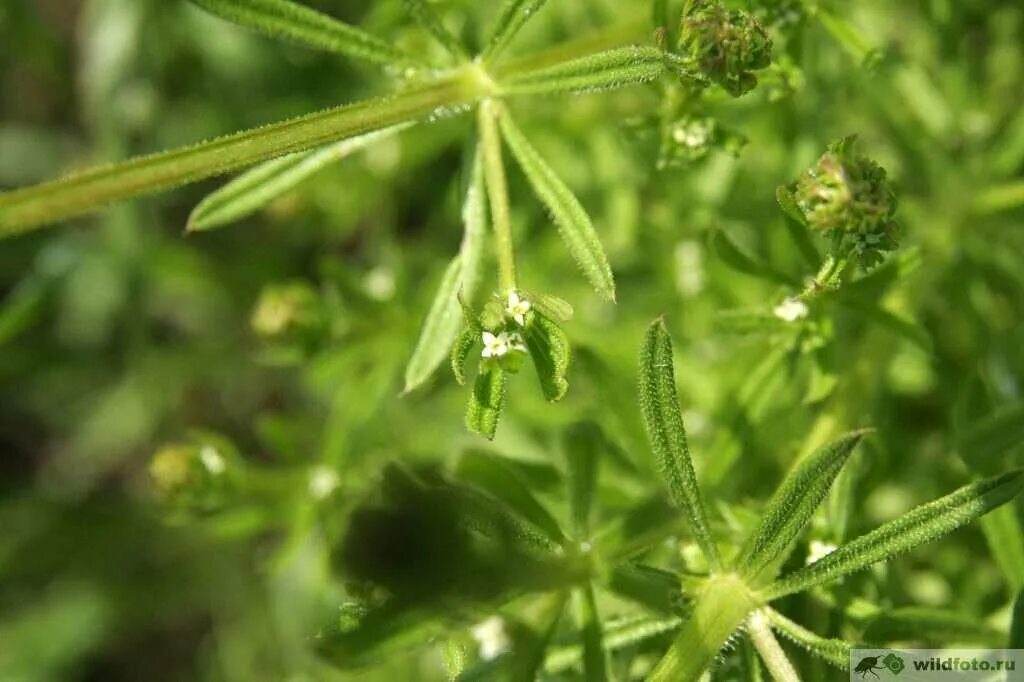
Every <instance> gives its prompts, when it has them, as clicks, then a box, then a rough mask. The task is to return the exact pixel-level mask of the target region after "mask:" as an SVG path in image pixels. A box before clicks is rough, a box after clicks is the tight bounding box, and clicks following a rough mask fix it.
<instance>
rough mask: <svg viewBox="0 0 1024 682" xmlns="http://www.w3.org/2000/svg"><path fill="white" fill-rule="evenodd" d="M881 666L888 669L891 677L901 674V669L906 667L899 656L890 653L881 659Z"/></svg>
mask: <svg viewBox="0 0 1024 682" xmlns="http://www.w3.org/2000/svg"><path fill="white" fill-rule="evenodd" d="M882 664H883V665H884V666H885V667H886V668H888V669H889V672H891V673H892V674H893V675H899V674H900V673H901V672H903V669H904V668H906V667H907V664H906V663H904V662H903V658H902V657H901V656H897V655H896V654H893V653H890V654H888V655H887V656H886V657H885V658H883V659H882Z"/></svg>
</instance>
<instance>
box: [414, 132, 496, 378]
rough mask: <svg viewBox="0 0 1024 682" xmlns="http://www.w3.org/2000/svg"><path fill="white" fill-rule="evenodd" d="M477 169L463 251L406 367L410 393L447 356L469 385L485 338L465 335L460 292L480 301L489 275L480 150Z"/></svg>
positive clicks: (465, 210) (457, 375) (469, 193)
mask: <svg viewBox="0 0 1024 682" xmlns="http://www.w3.org/2000/svg"><path fill="white" fill-rule="evenodd" d="M471 172H472V178H471V182H470V185H469V189H468V191H467V193H466V202H465V204H464V206H463V212H462V215H463V222H464V223H465V231H464V233H463V237H462V246H461V249H460V251H459V255H458V256H456V257H455V258H454V259H453V260H452V262H451V264H450V265H449V266H448V269H447V270H446V271H445V274H444V277H443V278H442V279H441V284H440V286H439V287H438V289H437V294H436V295H435V296H434V302H433V304H432V305H431V307H430V311H429V312H428V313H427V318H426V320H425V321H424V323H423V330H422V331H421V332H420V337H419V340H418V341H417V342H416V348H415V350H414V351H413V354H412V357H411V358H410V360H409V364H408V365H407V366H406V368H405V390H404V392H405V393H408V392H410V391H413V390H415V389H416V388H418V387H419V386H421V385H422V384H423V383H425V382H426V381H427V379H429V378H430V377H431V375H433V373H434V372H435V371H436V370H437V368H438V367H440V366H441V364H442V363H443V362H444V360H445V358H447V357H451V358H452V360H453V365H452V366H453V368H454V370H455V378H456V379H457V380H458V382H459V383H460V384H462V383H464V382H465V362H466V358H467V357H468V354H469V352H470V351H471V350H472V348H473V344H474V343H475V341H476V339H477V338H478V337H479V334H478V333H476V331H475V330H473V329H470V331H471V333H470V334H469V335H467V336H466V338H462V336H461V335H460V333H459V332H460V331H461V330H462V327H463V315H462V311H461V306H460V302H459V295H460V292H461V295H462V296H463V297H464V298H466V299H469V300H473V299H475V298H476V297H477V293H478V290H479V289H480V286H481V283H482V279H483V275H482V272H481V271H482V265H483V256H484V241H485V240H486V233H485V231H486V218H485V215H486V213H485V210H484V208H483V189H482V187H481V185H482V182H483V170H482V168H481V162H480V154H479V151H478V152H477V154H476V155H475V157H474V162H473V168H472V171H471ZM467 329H469V328H468V327H467ZM457 340H458V341H459V343H458V344H456V341H457ZM450 351H451V353H450Z"/></svg>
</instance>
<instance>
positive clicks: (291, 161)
mask: <svg viewBox="0 0 1024 682" xmlns="http://www.w3.org/2000/svg"><path fill="white" fill-rule="evenodd" d="M410 125H412V124H411V123H403V124H400V125H397V126H392V127H390V128H386V129H384V130H378V131H376V132H372V133H367V134H366V135H357V136H356V137H352V138H349V139H346V140H342V141H341V142H336V143H334V144H331V145H327V146H326V147H321V148H320V149H316V150H314V151H311V152H299V153H296V154H289V155H287V156H283V157H281V158H279V159H273V160H271V161H267V162H265V163H262V164H260V165H259V166H257V167H256V168H253V169H252V170H249V171H246V172H245V173H243V174H242V175H240V176H239V177H237V178H235V179H234V180H232V181H231V182H229V183H228V184H226V185H224V186H223V187H221V188H220V189H219V190H217V191H215V192H213V193H212V194H210V195H209V196H207V197H206V198H205V199H203V200H202V201H201V202H199V204H198V205H197V206H196V207H195V209H194V210H193V211H192V213H191V215H189V218H188V225H187V227H186V229H187V230H188V231H189V232H203V231H205V230H212V229H214V228H217V227H222V226H224V225H228V224H230V223H233V222H235V221H237V220H241V219H242V218H245V217H247V216H249V215H251V214H253V213H255V212H256V211H258V210H259V209H261V208H263V207H264V206H266V205H267V204H269V203H270V202H271V201H273V200H275V199H277V198H278V197H280V196H281V195H282V194H284V193H285V192H288V191H289V190H291V189H294V188H295V187H296V186H297V185H298V184H299V183H301V182H302V181H303V180H306V179H307V178H309V177H311V176H313V175H314V174H316V173H318V172H319V171H321V170H323V169H324V168H326V167H327V166H329V165H331V164H332V163H335V162H337V161H341V160H342V159H344V158H346V157H348V156H350V155H351V154H353V153H355V152H357V151H360V150H362V149H365V148H366V147H368V146H369V145H371V144H373V143H374V142H377V141H378V140H381V139H383V138H386V137H388V136H390V135H393V134H395V133H397V132H399V131H400V130H404V129H405V128H408V127H409V126H410Z"/></svg>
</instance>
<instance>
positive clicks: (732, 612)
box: [647, 574, 758, 682]
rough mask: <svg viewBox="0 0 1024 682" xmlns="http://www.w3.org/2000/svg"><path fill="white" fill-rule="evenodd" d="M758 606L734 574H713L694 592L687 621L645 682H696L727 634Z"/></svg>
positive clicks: (724, 641) (736, 627)
mask: <svg viewBox="0 0 1024 682" xmlns="http://www.w3.org/2000/svg"><path fill="white" fill-rule="evenodd" d="M757 607H758V603H757V601H756V599H755V598H754V596H753V595H752V594H751V593H750V590H749V589H748V588H747V585H746V584H745V583H744V582H743V580H741V579H740V578H739V576H736V575H735V574H721V575H714V576H712V577H711V578H709V579H708V581H707V582H706V583H704V585H703V587H702V588H701V589H700V591H699V592H698V593H697V597H696V603H695V604H694V609H693V613H692V614H691V615H690V618H689V620H687V621H686V622H685V623H684V624H683V628H682V630H680V632H679V635H678V636H677V637H676V640H675V641H674V642H673V643H672V646H671V647H670V648H669V650H668V651H667V652H666V653H665V655H664V656H663V657H662V659H661V661H659V662H658V665H657V666H656V667H655V668H654V671H653V672H652V673H651V675H650V677H648V678H647V679H648V682H696V681H697V680H699V679H700V677H701V675H703V674H704V671H705V670H707V669H708V666H710V665H711V663H712V662H713V661H714V659H715V656H717V655H718V652H719V651H720V650H721V649H722V647H723V646H724V645H725V643H726V642H727V641H728V640H729V637H731V636H732V635H733V633H735V632H736V631H737V630H738V629H739V628H740V627H741V626H742V625H743V621H744V620H746V619H747V616H749V615H750V613H751V612H752V611H754V610H755V609H756V608H757Z"/></svg>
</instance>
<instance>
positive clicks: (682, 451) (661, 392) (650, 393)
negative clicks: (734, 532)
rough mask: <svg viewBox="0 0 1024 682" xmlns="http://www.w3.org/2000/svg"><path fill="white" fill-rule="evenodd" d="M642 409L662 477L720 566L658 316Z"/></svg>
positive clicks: (649, 340) (643, 379) (649, 344)
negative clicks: (687, 440) (694, 468)
mask: <svg viewBox="0 0 1024 682" xmlns="http://www.w3.org/2000/svg"><path fill="white" fill-rule="evenodd" d="M640 412H641V413H642V416H643V421H644V427H645V428H646V430H647V438H648V440H649V441H650V444H651V450H653V451H654V456H655V459H656V460H657V463H658V469H659V470H660V471H661V475H662V478H664V479H665V481H666V482H667V483H668V489H669V493H671V495H672V500H673V501H674V502H675V503H676V505H677V506H678V507H680V508H681V509H682V510H683V511H684V512H685V513H686V516H687V518H688V519H689V521H690V528H691V529H692V531H693V534H694V537H696V539H697V542H698V543H699V544H700V547H701V549H702V550H703V551H704V554H705V556H706V557H707V559H708V562H709V563H710V564H711V567H712V569H719V568H720V567H721V560H720V559H719V557H718V548H717V547H716V546H715V541H714V539H713V538H712V536H711V528H710V526H709V525H708V520H707V511H705V508H704V502H703V501H702V500H701V495H700V487H699V486H698V485H697V475H696V474H695V473H694V470H693V460H692V459H691V457H690V447H689V445H688V444H687V442H686V429H685V427H684V426H683V415H682V413H681V411H680V408H679V397H678V395H677V394H676V382H675V374H674V367H673V357H672V339H671V337H670V336H669V334H668V329H666V328H665V321H664V319H663V318H659V319H657V320H655V321H654V322H653V323H652V324H651V326H650V327H649V328H648V330H647V337H646V339H645V340H644V347H643V351H642V352H641V354H640Z"/></svg>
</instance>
